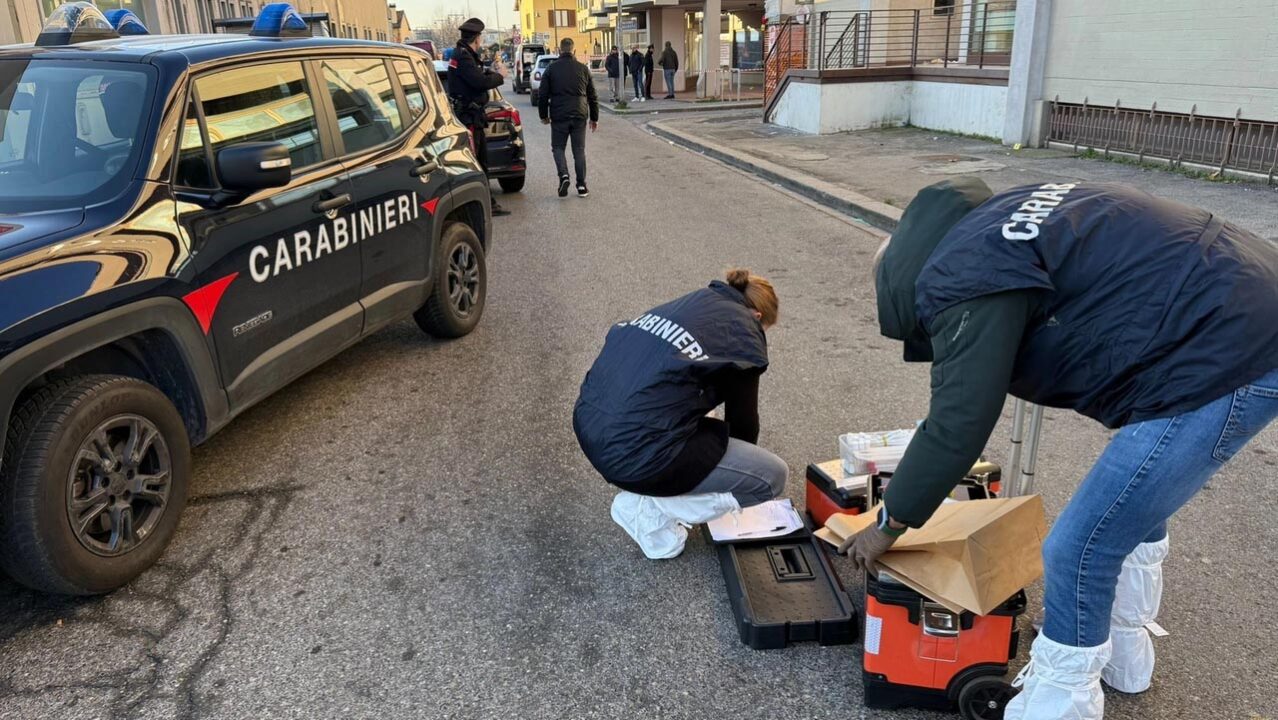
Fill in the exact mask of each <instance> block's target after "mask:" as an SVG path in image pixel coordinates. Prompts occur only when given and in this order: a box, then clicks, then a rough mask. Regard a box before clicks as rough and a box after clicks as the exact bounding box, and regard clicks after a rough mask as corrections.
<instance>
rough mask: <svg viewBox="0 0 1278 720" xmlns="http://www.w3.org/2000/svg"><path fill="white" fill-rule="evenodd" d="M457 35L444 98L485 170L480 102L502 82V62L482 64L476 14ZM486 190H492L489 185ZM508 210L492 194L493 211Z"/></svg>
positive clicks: (506, 212)
mask: <svg viewBox="0 0 1278 720" xmlns="http://www.w3.org/2000/svg"><path fill="white" fill-rule="evenodd" d="M459 29H460V30H461V39H460V40H458V41H457V47H456V48H454V50H453V58H452V59H451V60H449V61H448V98H449V100H451V101H452V103H453V113H454V114H455V115H457V119H458V120H460V121H461V122H462V124H464V125H465V126H466V128H467V129H469V130H470V135H471V137H473V138H474V139H475V155H476V156H478V159H479V165H480V167H482V168H483V169H484V174H487V173H488V138H487V136H486V135H485V133H484V129H485V128H486V127H487V125H488V118H487V117H486V116H485V113H484V106H485V105H487V104H488V91H489V90H492V89H493V88H499V87H501V86H502V85H503V84H505V82H506V66H505V65H502V64H501V62H500V61H494V62H493V69H491V70H490V69H488V68H485V67H484V66H483V65H482V63H481V62H480V60H479V35H480V33H482V32H483V31H484V22H483V21H482V20H480V19H479V18H471V19H469V20H467V21H466V22H464V23H462V24H461V27H460V28H459ZM489 192H492V191H491V189H490V190H489ZM509 214H510V211H509V210H506V209H504V208H502V206H501V205H499V204H498V203H497V198H493V215H494V216H495V217H500V216H502V215H509Z"/></svg>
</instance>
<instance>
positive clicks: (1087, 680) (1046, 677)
mask: <svg viewBox="0 0 1278 720" xmlns="http://www.w3.org/2000/svg"><path fill="white" fill-rule="evenodd" d="M1112 649H1113V648H1112V646H1111V645H1110V642H1109V641H1108V640H1106V641H1105V643H1104V644H1102V645H1097V646H1095V647H1071V646H1069V645H1062V644H1060V643H1058V642H1053V641H1052V640H1050V639H1048V637H1047V636H1046V635H1042V634H1040V635H1039V636H1038V637H1037V638H1034V644H1033V645H1032V646H1030V661H1029V664H1028V665H1026V666H1025V669H1024V670H1021V673H1020V674H1019V675H1017V676H1016V679H1015V680H1014V681H1012V687H1019V688H1021V692H1020V694H1019V695H1017V696H1016V697H1014V698H1012V699H1011V700H1010V701H1009V702H1008V703H1007V709H1006V710H1004V711H1003V720H1101V719H1102V718H1103V717H1104V716H1105V693H1104V692H1102V691H1101V685H1100V676H1101V669H1102V668H1104V667H1105V664H1106V663H1108V662H1109V658H1110V653H1111V652H1112Z"/></svg>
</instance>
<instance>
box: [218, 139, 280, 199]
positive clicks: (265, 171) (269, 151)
mask: <svg viewBox="0 0 1278 720" xmlns="http://www.w3.org/2000/svg"><path fill="white" fill-rule="evenodd" d="M217 174H218V177H219V178H220V179H221V180H222V186H223V187H224V188H226V189H227V190H230V191H232V192H242V193H250V192H253V191H255V190H265V189H266V188H274V187H283V186H285V185H287V184H289V182H290V181H291V180H292V179H293V161H292V159H291V158H290V157H289V154H288V148H287V147H285V146H284V144H283V143H277V142H246V143H237V144H235V145H230V146H227V147H224V148H222V149H221V150H218V152H217Z"/></svg>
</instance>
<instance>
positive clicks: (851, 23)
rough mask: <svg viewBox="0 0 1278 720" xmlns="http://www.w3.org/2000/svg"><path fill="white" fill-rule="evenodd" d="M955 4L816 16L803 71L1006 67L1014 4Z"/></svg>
mask: <svg viewBox="0 0 1278 720" xmlns="http://www.w3.org/2000/svg"><path fill="white" fill-rule="evenodd" d="M956 5H958V6H957V7H955V6H951V7H946V8H935V9H923V10H870V11H865V12H819V13H816V14H815V15H814V16H813V17H812V19H811V23H810V25H809V28H808V35H809V43H810V47H809V52H808V55H807V69H809V70H846V69H854V68H891V67H917V66H929V67H946V68H948V67H951V66H956V65H957V66H961V67H974V68H986V67H1006V66H1008V65H1009V64H1011V56H1012V33H1013V30H1014V29H1015V26H1016V3H1015V2H1014V0H1000V1H998V2H983V3H971V4H967V5H959V4H956Z"/></svg>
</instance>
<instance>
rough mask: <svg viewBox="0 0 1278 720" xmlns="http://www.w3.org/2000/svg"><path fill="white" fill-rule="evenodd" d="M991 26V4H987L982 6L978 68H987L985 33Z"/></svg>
mask: <svg viewBox="0 0 1278 720" xmlns="http://www.w3.org/2000/svg"><path fill="white" fill-rule="evenodd" d="M989 24H990V4H989V3H985V4H984V5H983V6H981V59H980V61H979V62H978V63H977V65H976V67H977V68H983V67H985V32H986V30H987V29H988V28H989Z"/></svg>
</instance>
